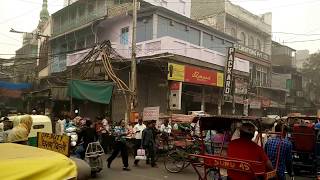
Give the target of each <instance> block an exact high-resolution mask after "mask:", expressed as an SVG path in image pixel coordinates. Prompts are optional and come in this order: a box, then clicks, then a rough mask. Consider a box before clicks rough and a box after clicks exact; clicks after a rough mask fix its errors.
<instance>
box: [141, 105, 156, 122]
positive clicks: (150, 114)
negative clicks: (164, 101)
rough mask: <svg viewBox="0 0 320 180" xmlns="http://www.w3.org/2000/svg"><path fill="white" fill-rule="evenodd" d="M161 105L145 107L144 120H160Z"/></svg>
mask: <svg viewBox="0 0 320 180" xmlns="http://www.w3.org/2000/svg"><path fill="white" fill-rule="evenodd" d="M159 116H160V107H159V106H157V107H145V108H144V109H143V121H151V120H156V121H159Z"/></svg>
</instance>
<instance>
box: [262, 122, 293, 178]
mask: <svg viewBox="0 0 320 180" xmlns="http://www.w3.org/2000/svg"><path fill="white" fill-rule="evenodd" d="M282 128H283V124H282V123H278V124H277V125H276V127H275V132H276V133H280V134H278V135H276V136H274V137H271V138H269V139H268V140H267V143H266V145H265V151H266V153H267V155H268V157H269V159H270V160H271V162H272V165H273V167H277V175H278V179H279V180H285V179H286V176H285V171H286V170H287V172H288V174H289V176H290V177H292V156H291V155H292V154H291V152H292V143H291V142H290V141H289V140H288V139H285V138H283V137H285V135H286V129H285V128H284V131H282ZM282 132H283V134H281V133H282ZM281 136H282V137H281ZM278 153H280V155H279V161H278V165H277V158H278Z"/></svg>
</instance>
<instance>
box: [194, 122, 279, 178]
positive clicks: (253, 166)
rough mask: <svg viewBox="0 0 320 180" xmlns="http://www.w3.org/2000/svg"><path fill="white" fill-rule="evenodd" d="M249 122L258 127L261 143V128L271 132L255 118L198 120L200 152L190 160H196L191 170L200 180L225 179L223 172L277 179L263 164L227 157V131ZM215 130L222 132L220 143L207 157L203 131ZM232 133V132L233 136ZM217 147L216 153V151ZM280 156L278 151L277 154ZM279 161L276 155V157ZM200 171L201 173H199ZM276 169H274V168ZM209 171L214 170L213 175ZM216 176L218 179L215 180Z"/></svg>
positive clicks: (274, 172) (274, 171)
mask: <svg viewBox="0 0 320 180" xmlns="http://www.w3.org/2000/svg"><path fill="white" fill-rule="evenodd" d="M245 122H250V123H253V124H254V125H255V126H256V127H257V128H258V132H259V134H258V136H260V138H259V139H260V141H261V144H263V143H262V131H263V129H264V128H266V129H270V128H271V127H272V126H273V124H270V127H265V126H266V124H264V127H263V125H262V118H258V117H241V116H210V117H199V124H200V131H201V135H200V137H201V144H202V145H201V147H202V148H201V153H200V154H190V155H189V158H190V159H197V160H193V161H191V164H192V166H193V168H194V169H195V171H196V173H197V174H198V176H199V180H211V179H222V178H226V176H227V173H226V170H232V171H238V172H242V173H245V174H248V175H249V174H250V175H253V176H254V177H262V178H263V179H264V180H267V179H272V178H275V177H276V170H273V171H271V172H267V171H266V169H265V167H264V164H262V163H261V162H256V161H250V160H246V159H235V158H229V157H227V156H226V153H225V150H226V148H228V147H227V144H226V142H225V140H226V139H227V138H228V136H229V135H230V134H229V133H228V132H232V131H235V130H236V129H237V124H239V123H245ZM210 130H216V131H220V132H223V133H222V134H224V135H223V140H222V141H221V144H220V145H219V146H218V147H217V146H215V147H214V148H215V150H214V152H217V153H214V154H208V153H207V152H206V148H205V140H204V137H205V136H204V133H205V131H209V132H210ZM233 134H234V133H233ZM216 148H218V151H217V150H216ZM278 154H279V152H278ZM278 158H279V155H278ZM201 169H202V170H201ZM276 169H277V168H276ZM212 171H214V172H213V173H212ZM217 176H218V177H217Z"/></svg>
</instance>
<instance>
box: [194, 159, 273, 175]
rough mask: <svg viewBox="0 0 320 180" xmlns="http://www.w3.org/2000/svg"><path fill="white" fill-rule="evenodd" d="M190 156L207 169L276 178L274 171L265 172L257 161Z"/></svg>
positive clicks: (263, 166)
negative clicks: (199, 159)
mask: <svg viewBox="0 0 320 180" xmlns="http://www.w3.org/2000/svg"><path fill="white" fill-rule="evenodd" d="M190 156H193V157H196V158H202V159H203V162H204V165H205V166H206V167H207V168H214V167H216V168H221V169H227V170H233V171H241V172H244V173H248V174H254V175H255V176H264V177H265V178H266V179H270V178H272V177H275V176H276V171H271V172H267V171H266V168H265V165H264V164H263V163H261V162H257V161H249V160H244V159H235V158H229V157H221V156H215V155H209V154H206V155H196V154H192V155H190Z"/></svg>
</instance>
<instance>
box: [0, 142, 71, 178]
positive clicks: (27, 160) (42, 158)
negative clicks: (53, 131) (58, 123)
mask: <svg viewBox="0 0 320 180" xmlns="http://www.w3.org/2000/svg"><path fill="white" fill-rule="evenodd" d="M0 154H1V156H0V172H1V173H0V179H6V180H15V179H31V180H38V179H39V180H40V179H47V180H54V179H67V180H69V179H77V166H76V164H75V163H74V161H72V160H71V159H69V158H68V157H66V156H64V155H62V154H60V153H56V152H53V151H49V150H45V149H40V148H36V147H31V146H25V145H19V144H12V143H3V144H0Z"/></svg>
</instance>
